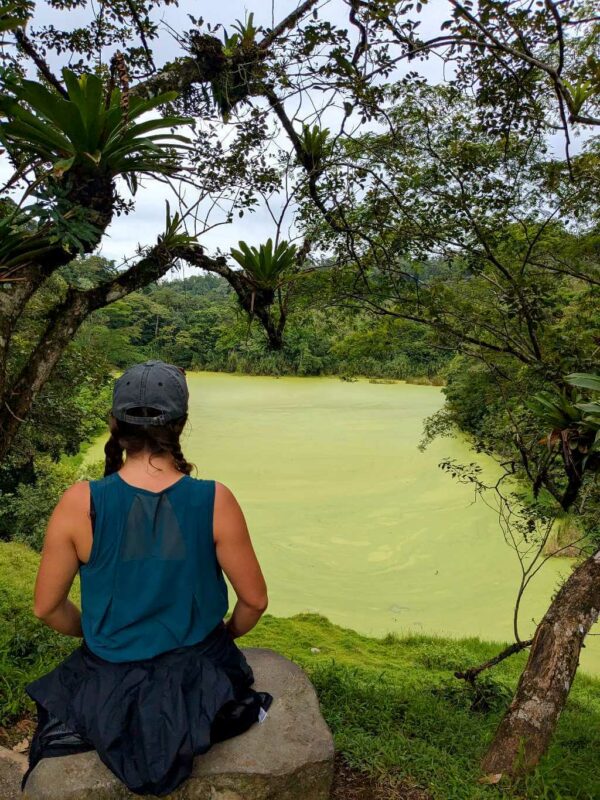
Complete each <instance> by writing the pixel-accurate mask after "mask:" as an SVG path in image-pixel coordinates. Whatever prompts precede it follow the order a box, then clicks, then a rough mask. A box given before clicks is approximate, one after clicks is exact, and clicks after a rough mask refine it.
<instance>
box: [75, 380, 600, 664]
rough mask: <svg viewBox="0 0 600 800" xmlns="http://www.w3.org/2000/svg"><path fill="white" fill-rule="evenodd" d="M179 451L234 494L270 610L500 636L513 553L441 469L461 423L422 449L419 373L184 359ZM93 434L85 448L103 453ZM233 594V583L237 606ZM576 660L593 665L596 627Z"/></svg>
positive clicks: (507, 632)
mask: <svg viewBox="0 0 600 800" xmlns="http://www.w3.org/2000/svg"><path fill="white" fill-rule="evenodd" d="M187 378H188V383H189V388H190V423H191V424H190V425H189V427H188V429H187V431H186V432H185V433H184V435H183V438H182V445H183V451H184V453H185V455H186V458H188V459H189V460H190V461H193V462H194V463H195V464H196V465H197V466H198V476H199V477H205V478H214V479H216V480H219V481H221V482H222V483H225V484H227V485H228V486H229V487H230V488H231V490H232V491H233V492H234V494H235V495H236V496H237V498H238V500H239V502H240V505H241V506H242V509H243V510H244V513H245V516H246V519H247V522H248V526H249V529H250V532H251V534H252V538H253V542H254V546H255V550H256V552H257V554H258V557H259V559H260V562H261V565H262V568H263V571H264V573H265V577H266V580H267V584H268V587H269V613H272V614H275V615H279V616H288V615H290V614H295V613H298V612H300V611H318V612H320V613H322V614H324V615H325V616H327V617H329V618H330V619H331V620H332V621H333V622H336V623H338V624H340V625H343V626H346V627H349V628H354V629H356V630H358V631H360V632H363V633H366V634H371V635H375V636H382V635H384V634H385V633H387V632H388V631H396V632H398V633H402V632H408V631H414V632H416V631H419V632H425V633H439V634H447V635H451V636H470V635H475V636H480V637H482V638H485V639H499V640H507V641H508V640H511V639H512V608H513V602H514V597H515V593H516V589H517V581H518V575H519V566H518V562H517V559H516V556H515V554H514V552H513V551H512V550H511V549H510V548H509V547H508V546H507V545H506V544H505V542H504V538H503V536H502V532H501V530H500V528H499V525H498V521H497V515H496V513H495V512H494V510H493V509H491V508H489V507H488V506H486V505H485V504H484V503H483V502H482V501H481V500H480V499H478V500H477V502H475V499H474V495H473V491H472V489H470V488H469V487H468V486H465V485H461V484H459V483H457V482H456V481H455V480H453V479H452V478H451V477H450V475H448V474H447V473H445V472H443V471H442V470H440V469H439V467H438V463H439V462H440V461H441V460H442V459H443V458H446V457H449V458H454V459H456V460H458V461H459V462H461V461H462V462H465V463H468V462H471V461H475V460H477V461H478V462H479V463H480V464H482V465H483V466H484V468H485V470H486V472H489V475H490V477H491V476H493V475H494V474H496V470H497V468H496V465H495V464H494V462H493V461H492V460H491V459H489V458H485V457H483V456H475V455H474V454H473V453H472V452H471V451H469V448H468V447H467V445H466V444H465V443H464V442H463V441H462V440H460V439H441V440H438V441H436V442H434V443H433V444H432V445H431V446H430V447H429V448H428V450H427V451H425V453H421V452H419V450H418V449H417V444H418V442H419V439H420V438H421V432H422V420H423V418H424V417H426V416H428V415H429V414H431V413H433V412H434V411H436V410H437V409H438V408H439V407H440V406H441V404H442V402H443V395H442V394H441V392H440V390H439V389H438V388H435V387H430V386H412V385H406V384H370V383H369V382H368V381H366V380H361V381H356V382H345V381H341V380H338V379H337V378H267V377H248V376H235V375H224V374H217V373H188V375H187ZM103 441H104V438H103V439H102V440H101V441H99V442H98V443H96V445H94V447H92V448H91V449H90V451H88V455H87V458H88V459H96V458H101V457H102V444H103ZM569 568H570V562H569V561H568V560H567V559H552V560H551V561H550V562H548V564H547V565H546V566H545V567H544V568H543V570H542V571H541V572H540V574H539V575H538V576H536V578H535V579H534V580H533V582H532V584H531V586H530V589H529V590H528V594H527V595H526V597H525V601H524V604H523V610H522V614H521V620H522V623H521V627H522V630H521V635H522V636H526V635H528V634H529V633H531V632H532V631H533V630H534V622H533V621H532V620H539V618H540V616H541V615H542V614H543V612H544V610H545V608H546V606H547V604H548V600H549V598H550V596H551V594H552V592H553V590H555V588H556V587H557V586H558V584H559V582H560V578H561V576H562V575H565V574H568V572H569ZM233 600H234V594H233V591H232V590H231V589H230V602H231V606H233ZM582 666H583V668H584V669H587V670H588V671H594V672H598V673H600V642H598V640H597V639H596V638H594V637H591V638H590V639H588V646H587V647H586V648H585V650H584V652H583V655H582Z"/></svg>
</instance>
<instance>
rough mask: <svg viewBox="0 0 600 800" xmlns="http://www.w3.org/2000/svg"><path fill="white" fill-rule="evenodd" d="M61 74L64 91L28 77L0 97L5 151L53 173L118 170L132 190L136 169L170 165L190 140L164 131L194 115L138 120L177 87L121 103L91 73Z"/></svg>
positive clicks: (169, 169) (165, 169)
mask: <svg viewBox="0 0 600 800" xmlns="http://www.w3.org/2000/svg"><path fill="white" fill-rule="evenodd" d="M62 75H63V79H64V82H65V85H66V87H67V96H66V97H62V96H61V95H60V94H59V93H58V92H57V91H56V90H51V89H47V88H46V87H45V86H43V85H42V84H40V83H37V82H35V81H29V80H23V81H20V82H16V81H15V82H14V83H12V85H10V86H9V91H10V93H3V94H1V95H0V115H1V116H3V117H5V118H6V121H4V122H2V123H0V141H1V142H2V143H3V144H4V146H5V147H6V148H7V150H8V151H9V153H11V154H12V155H15V156H16V155H17V154H20V155H21V156H24V157H25V158H26V159H27V160H28V161H29V163H30V164H31V165H36V166H42V165H48V167H49V169H50V171H51V173H52V175H53V176H54V177H57V178H62V177H63V176H64V175H65V174H66V173H68V172H69V171H75V170H77V168H83V169H87V170H91V171H98V172H101V173H103V174H108V175H110V176H111V177H112V178H114V177H116V176H117V175H121V176H123V178H124V179H125V180H126V181H127V183H128V186H129V188H130V190H131V192H132V193H135V191H136V188H137V176H138V175H140V174H147V175H152V176H153V177H155V176H156V175H171V174H173V172H174V171H176V168H177V161H176V160H175V159H174V151H175V150H177V149H178V148H181V147H182V146H185V145H186V144H188V143H189V141H190V140H189V139H188V138H187V137H185V136H181V135H178V134H174V133H171V132H170V131H169V130H168V129H170V128H173V127H175V126H178V125H185V124H192V123H193V120H191V119H188V118H184V117H175V116H173V117H161V118H158V119H150V120H146V121H145V122H140V121H139V118H140V117H141V116H142V115H143V114H147V113H148V112H150V111H152V110H154V109H155V108H157V107H158V106H161V105H164V104H165V103H167V102H170V101H172V100H174V99H175V97H177V93H176V92H166V93H164V94H161V95H158V96H157V97H153V98H151V99H149V100H144V99H142V98H139V97H129V98H128V102H127V103H124V102H123V97H122V93H121V90H120V89H119V88H118V87H113V88H112V89H111V90H110V92H109V94H108V96H107V94H106V92H105V90H104V86H103V82H102V80H101V79H100V78H99V77H98V76H97V75H94V74H92V73H84V74H83V75H81V76H80V77H77V76H76V75H75V73H74V72H71V70H69V69H66V68H65V69H63V71H62ZM149 134H151V135H149ZM167 147H168V148H170V149H171V151H169V150H168V149H167Z"/></svg>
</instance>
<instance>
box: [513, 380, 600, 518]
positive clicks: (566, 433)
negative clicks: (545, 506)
mask: <svg viewBox="0 0 600 800" xmlns="http://www.w3.org/2000/svg"><path fill="white" fill-rule="evenodd" d="M565 382H566V383H567V384H569V385H570V386H573V387H575V388H576V389H581V390H583V391H584V394H582V393H581V392H577V394H576V396H575V398H574V399H572V400H571V399H569V398H568V397H567V395H566V392H559V391H558V390H555V391H554V392H549V391H546V392H538V394H536V395H534V397H532V398H531V400H530V401H529V402H528V403H527V405H528V407H529V408H530V409H531V410H532V411H533V412H534V413H535V415H536V417H537V418H538V420H539V421H540V422H541V423H542V424H543V425H544V426H545V427H546V428H547V429H548V433H547V434H546V435H545V436H544V438H543V439H542V440H541V442H540V443H541V444H545V445H546V447H547V450H548V455H549V457H550V456H551V455H552V454H555V453H557V452H558V453H560V456H561V458H562V461H563V464H564V467H565V472H566V474H567V476H568V478H569V487H568V488H567V491H566V493H565V496H564V497H563V500H562V504H563V506H564V507H566V508H568V506H569V505H570V500H571V497H572V496H573V492H574V490H575V489H576V488H578V486H579V485H580V484H581V482H582V480H583V473H584V471H587V472H598V471H600V376H598V375H590V374H588V373H572V374H571V375H567V376H565ZM586 392H591V393H592V395H593V399H591V400H590V399H589V398H587V397H586V396H585V393H586Z"/></svg>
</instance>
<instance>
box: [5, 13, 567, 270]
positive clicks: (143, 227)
mask: <svg viewBox="0 0 600 800" xmlns="http://www.w3.org/2000/svg"><path fill="white" fill-rule="evenodd" d="M297 5H298V2H297V0H256V1H255V2H254V3H252V4H248V3H245V2H242V0H223V2H221V3H215V2H210V3H207V2H198V1H197V0H196V2H193V0H180V3H179V6H178V7H175V6H169V7H166V8H160V9H158V15H157V17H156V18H157V19H161V20H162V21H163V24H162V28H161V30H162V32H161V36H160V40H159V42H156V41H155V42H154V43H153V44H152V45H151V46H152V49H153V53H154V55H155V62H156V64H157V66H159V67H160V66H161V65H162V64H164V63H166V62H167V61H170V60H172V59H174V58H176V57H177V56H179V55H181V50H180V47H179V45H178V44H177V42H176V41H175V40H174V38H173V36H172V35H171V33H170V32H169V28H171V29H174V30H176V31H178V32H182V31H185V30H188V29H189V28H190V27H191V23H190V20H189V18H188V14H193V15H194V16H195V17H198V16H202V17H204V20H205V22H211V23H219V22H220V23H222V24H224V25H225V26H226V27H227V28H228V29H230V28H231V25H232V23H234V22H235V20H236V19H241V20H243V19H244V18H245V16H246V13H247V12H250V11H253V12H254V22H255V24H256V25H263V26H269V27H270V26H272V24H273V21H274V22H275V23H277V22H278V21H280V20H281V19H282V18H284V17H285V16H286V15H287V14H288V13H289V12H290V11H292V10H293V9H294V8H296V7H297ZM319 8H320V14H321V16H322V17H325V18H327V19H329V20H331V21H332V22H334V23H336V24H338V25H339V26H340V27H345V28H347V27H348V23H347V11H348V9H347V6H344V5H343V4H342V3H341V2H340V0H324V2H321V4H320V6H319ZM447 17H448V4H447V2H446V0H432V2H431V3H430V4H429V5H427V6H425V8H424V11H423V13H422V26H421V33H422V35H425V36H429V35H435V33H436V32H437V31H439V25H440V23H441V22H442V21H443V20H444V19H447ZM87 20H89V13H86V12H85V11H82V10H69V11H63V12H58V11H56V10H54V9H51V8H49V7H48V6H47V5H46V4H45V3H43V2H39V3H38V4H37V7H36V14H35V17H34V21H33V27H36V26H40V25H43V24H47V23H52V24H53V25H54V26H55V27H56V28H58V29H59V30H60V29H63V30H67V29H69V28H72V27H77V26H80V25H82V24H84V23H85V21H87ZM219 35H222V32H220V33H219ZM63 63H64V62H61V64H63ZM53 66H55V67H59V66H60V65H59V64H54V65H53ZM410 69H419V71H421V72H422V73H423V74H424V75H426V76H427V77H428V78H429V79H430V80H433V81H440V80H443V77H444V76H443V72H442V69H441V62H440V61H439V59H435V58H434V59H431V60H430V61H428V62H418V63H417V64H414V63H413V64H411V67H410ZM399 74H401V73H399ZM556 144H557V145H558V146H560V137H557V138H556ZM9 174H10V170H9V165H8V164H7V163H6V160H4V161H2V160H0V179H2V178H4V179H6V177H7V176H8V175H9ZM187 191H188V196H189V194H190V190H187ZM123 193H124V194H125V195H127V192H126V190H124V192H123ZM167 198H170V199H171V206H172V207H173V206H174V205H175V200H174V198H173V195H172V193H171V191H170V189H169V188H168V187H167V186H165V185H164V184H161V183H158V182H156V181H149V180H146V181H144V183H143V187H142V188H140V189H139V190H138V192H137V194H136V196H135V204H136V205H135V211H134V212H132V213H131V214H129V215H127V216H121V217H115V219H114V221H113V223H112V224H111V226H110V228H109V229H108V231H107V235H106V236H105V237H104V240H103V243H102V247H101V250H100V254H101V255H103V256H105V257H106V258H109V259H114V260H115V261H116V262H117V263H120V262H121V261H122V260H123V259H124V258H130V257H132V256H134V254H135V252H136V249H137V247H138V245H148V244H153V243H154V242H155V241H156V237H157V235H158V234H159V233H160V232H161V231H162V230H163V228H164V218H165V199H167ZM291 221H292V217H291V215H290V219H289V222H290V223H291ZM274 235H275V225H274V223H273V220H272V218H271V216H270V215H269V213H268V211H267V210H266V209H264V208H262V209H260V210H257V211H255V212H253V213H246V214H245V216H244V217H243V218H242V219H239V218H238V217H237V215H234V220H233V222H232V223H231V224H228V225H220V226H218V227H217V228H215V229H213V230H211V231H208V232H207V233H205V234H203V235H202V237H201V238H200V242H201V243H202V244H203V245H204V246H205V247H206V248H207V251H208V252H209V253H214V250H215V248H216V247H219V248H220V249H221V250H223V251H228V250H229V248H230V247H231V246H237V244H238V240H239V239H244V240H245V241H247V242H248V243H249V244H251V245H253V244H254V245H257V246H258V245H259V244H260V243H261V242H264V241H266V240H267V238H269V236H274ZM194 272H198V270H194V269H193V268H190V267H187V266H185V267H184V271H183V274H184V275H189V274H193V273H194ZM171 274H172V276H173V277H174V276H179V277H181V275H182V272H181V271H179V272H174V271H172V273H171Z"/></svg>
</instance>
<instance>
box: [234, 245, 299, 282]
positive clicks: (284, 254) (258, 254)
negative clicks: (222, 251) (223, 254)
mask: <svg viewBox="0 0 600 800" xmlns="http://www.w3.org/2000/svg"><path fill="white" fill-rule="evenodd" d="M239 245H240V249H239V250H236V248H234V247H232V248H231V255H232V256H233V258H234V259H235V260H236V261H237V263H238V264H239V265H240V266H241V267H242V269H243V270H244V272H245V273H246V274H247V275H248V276H249V278H250V280H251V281H252V282H253V283H254V284H255V285H256V286H257V287H259V288H261V289H275V288H276V287H277V286H278V285H279V284H280V282H281V280H282V278H283V275H284V273H285V272H286V271H287V270H289V269H290V268H291V267H292V266H293V264H294V262H295V258H296V245H293V244H289V242H285V241H281V242H279V244H278V245H277V247H276V248H275V250H273V240H272V239H270V238H269V239H267V242H266V244H261V245H260V247H259V248H258V249H256V247H254V246H253V247H248V245H247V244H246V242H242V241H240V242H239Z"/></svg>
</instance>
